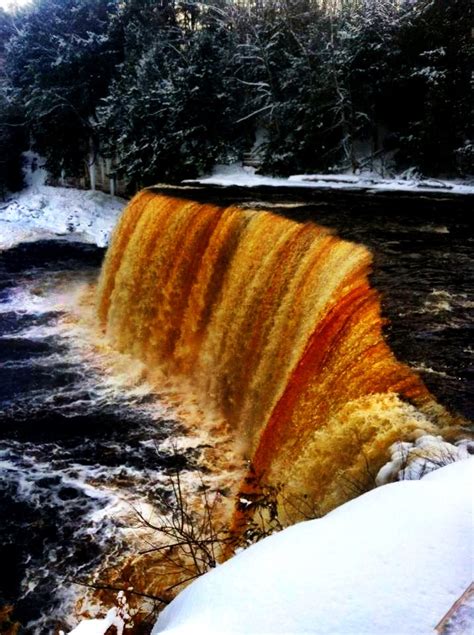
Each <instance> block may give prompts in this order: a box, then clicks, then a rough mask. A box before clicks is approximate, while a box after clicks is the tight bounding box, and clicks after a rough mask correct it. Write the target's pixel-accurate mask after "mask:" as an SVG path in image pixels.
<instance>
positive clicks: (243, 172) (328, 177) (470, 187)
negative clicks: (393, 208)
mask: <svg viewBox="0 0 474 635" xmlns="http://www.w3.org/2000/svg"><path fill="white" fill-rule="evenodd" d="M184 183H201V184H203V185H205V184H207V185H222V186H229V185H239V186H242V187H256V186H259V185H265V186H267V185H268V186H275V187H308V188H327V189H338V190H340V189H342V190H371V191H376V192H378V191H380V192H386V191H389V190H391V191H399V192H407V191H409V192H413V191H414V192H451V193H454V194H474V182H471V181H470V182H466V181H447V180H442V181H440V180H437V179H417V178H413V177H411V178H410V177H408V178H405V177H401V176H400V177H398V178H393V179H383V178H381V177H380V176H378V175H376V174H373V173H370V172H364V173H363V174H361V175H359V176H358V175H352V174H297V175H294V176H290V177H288V178H278V177H273V176H260V175H257V174H255V168H251V167H242V165H240V164H238V165H237V164H236V165H218V166H216V167H215V169H214V171H213V173H212V174H211V175H209V176H203V177H202V178H199V179H194V180H188V181H184Z"/></svg>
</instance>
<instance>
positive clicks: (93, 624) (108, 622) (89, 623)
mask: <svg viewBox="0 0 474 635" xmlns="http://www.w3.org/2000/svg"><path fill="white" fill-rule="evenodd" d="M111 626H115V632H116V633H117V635H122V633H123V627H124V622H123V620H122V618H121V617H119V615H118V614H117V609H115V608H112V609H110V610H109V611H108V613H107V615H106V616H105V617H104V618H98V619H93V620H82V621H81V622H79V624H78V625H77V626H76V628H74V629H73V630H72V631H70V632H69V635H105V633H107V631H108V630H109V628H110V627H111ZM60 635H64V633H63V632H62V631H61V633H60Z"/></svg>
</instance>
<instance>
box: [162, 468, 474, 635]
mask: <svg viewBox="0 0 474 635" xmlns="http://www.w3.org/2000/svg"><path fill="white" fill-rule="evenodd" d="M473 479H474V459H472V458H471V459H467V460H464V461H460V462H457V463H453V464H451V465H448V466H447V467H444V468H441V469H439V470H437V471H435V472H432V473H430V474H429V475H427V476H425V477H424V478H423V479H422V480H421V481H402V482H398V483H394V484H391V485H386V486H383V487H380V488H378V489H375V490H373V491H371V492H369V493H367V494H365V495H364V496H361V497H359V498H358V499H355V500H353V501H351V502H350V503H347V504H346V505H343V506H342V507H339V508H338V509H336V510H335V511H333V512H332V513H330V514H328V515H327V516H325V517H324V518H322V519H319V520H314V521H309V522H305V523H300V524H298V525H295V526H293V527H290V528H288V529H286V530H285V531H283V532H281V533H279V534H275V535H273V536H271V537H270V538H267V539H265V540H263V541H261V542H259V543H258V544H256V545H254V546H252V547H250V548H249V549H247V550H246V551H244V552H242V553H241V554H239V555H238V556H236V557H235V558H233V559H232V560H230V561H228V562H227V563H225V564H223V565H221V566H220V567H218V568H217V569H215V570H213V571H211V572H210V573H208V574H206V575H205V576H203V577H202V578H200V579H198V580H197V581H196V582H194V583H193V584H191V586H189V587H188V588H187V589H185V590H184V591H183V592H182V593H181V594H180V595H179V596H178V597H177V598H176V599H175V600H174V601H173V602H172V603H171V604H170V605H169V606H168V607H167V608H166V609H165V611H164V612H163V613H162V614H161V616H160V618H159V620H158V622H157V624H156V625H155V628H154V630H153V635H158V633H167V634H169V635H185V634H186V635H191V634H193V635H213V634H215V635H224V634H225V633H241V634H244V633H245V634H246V635H250V634H257V633H258V634H260V635H263V634H265V633H268V634H270V633H286V634H290V633H291V634H297V633H318V634H320V633H321V634H322V633H324V634H327V633H333V634H337V635H349V634H354V635H356V634H357V635H363V634H367V635H369V634H370V635H376V634H379V633H380V634H384V635H415V634H418V633H419V634H421V633H423V634H424V633H426V634H428V633H433V630H434V628H435V626H436V625H437V624H438V622H439V621H440V620H441V618H442V617H443V616H444V614H445V613H446V612H447V611H448V610H449V609H450V607H451V606H452V605H453V603H454V602H455V601H456V600H457V598H458V597H459V596H460V595H461V594H462V593H463V592H464V591H465V589H466V588H467V587H468V586H469V584H470V582H471V580H472V574H473V570H472V556H473V531H472V530H473V526H472V523H473V518H472V511H473V508H472V504H473V501H472V485H473V483H474V480H473ZM471 625H472V623H471Z"/></svg>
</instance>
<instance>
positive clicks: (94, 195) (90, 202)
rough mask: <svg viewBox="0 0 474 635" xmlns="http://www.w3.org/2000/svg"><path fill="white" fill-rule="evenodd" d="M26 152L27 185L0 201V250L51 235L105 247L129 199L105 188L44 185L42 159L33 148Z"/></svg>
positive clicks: (44, 176) (49, 237) (44, 173)
mask: <svg viewBox="0 0 474 635" xmlns="http://www.w3.org/2000/svg"><path fill="white" fill-rule="evenodd" d="M24 154H25V182H26V184H27V187H26V189H24V190H22V191H21V192H19V193H18V194H15V195H12V196H10V198H9V199H8V200H7V201H5V202H0V251H1V250H4V249H9V248H10V247H14V246H15V245H18V244H19V243H21V242H31V241H35V240H42V239H51V238H65V239H67V240H75V241H80V242H86V243H92V244H96V245H97V246H99V247H105V246H106V245H107V243H108V241H109V238H110V235H111V232H112V230H113V228H114V226H115V223H116V222H117V219H118V217H119V216H120V213H121V211H122V210H123V208H124V206H125V205H126V203H127V201H125V200H124V199H122V198H119V197H116V196H109V195H108V194H104V193H102V192H92V191H86V190H76V189H72V188H65V187H49V186H47V185H44V181H45V179H46V171H45V170H44V169H43V168H42V167H41V159H40V158H39V157H38V156H37V155H35V154H34V153H33V152H26V153H24ZM32 164H33V167H32ZM35 164H37V165H36V166H35ZM38 166H39V167H38Z"/></svg>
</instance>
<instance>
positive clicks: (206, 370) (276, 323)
mask: <svg viewBox="0 0 474 635" xmlns="http://www.w3.org/2000/svg"><path fill="white" fill-rule="evenodd" d="M371 263H372V256H371V254H370V252H369V251H368V250H367V249H366V248H365V247H364V246H362V245H358V244H355V243H351V242H348V241H345V240H342V239H340V238H339V237H337V236H336V235H334V234H333V233H332V232H331V231H330V230H329V229H326V228H324V227H320V226H318V225H316V224H313V223H305V224H300V223H297V222H295V221H292V220H289V219H287V218H284V217H281V216H278V215H275V214H273V213H270V212H265V211H255V210H246V209H245V210H244V209H240V208H238V207H228V208H220V207H218V206H216V205H210V204H202V203H197V202H193V201H188V200H181V199H175V198H171V197H167V196H164V195H161V194H156V193H153V192H151V191H144V192H141V193H140V194H138V195H137V196H136V197H135V198H134V199H133V201H132V202H131V203H130V204H129V206H128V207H127V209H126V211H125V212H124V214H123V216H122V218H121V220H120V222H119V225H118V227H117V229H116V231H115V235H114V238H113V240H112V243H111V246H110V248H109V250H108V253H107V256H106V259H105V263H104V266H103V270H102V275H101V279H100V282H99V290H98V315H99V318H100V321H101V325H102V327H103V329H104V330H105V333H106V336H107V338H108V340H109V341H110V343H111V344H112V345H113V346H114V347H115V348H117V349H118V350H120V351H121V352H125V353H128V354H130V355H132V356H134V357H137V358H139V359H140V360H142V361H143V362H145V364H146V365H148V366H149V367H159V368H161V369H162V370H163V371H164V372H166V373H167V374H168V375H170V376H174V377H184V378H186V379H187V380H188V381H189V382H190V384H191V385H192V386H193V389H194V390H195V391H196V394H197V395H198V397H199V400H200V403H201V404H202V405H203V407H209V408H210V409H211V408H212V409H214V410H215V411H218V412H220V413H222V415H223V416H224V417H225V420H226V422H227V423H228V426H229V427H230V429H231V430H232V431H233V433H234V435H235V439H236V447H237V446H238V448H239V451H241V452H243V453H244V455H245V456H246V457H247V458H248V459H249V460H250V461H251V463H252V466H253V470H254V472H253V473H254V474H256V475H258V478H262V479H264V480H265V482H269V483H272V484H274V485H275V486H277V485H278V487H279V488H283V490H284V491H285V492H286V494H287V495H290V494H291V493H292V492H298V493H300V494H304V495H305V496H309V497H310V498H311V499H312V500H314V501H317V503H318V505H319V506H320V508H321V510H323V511H326V510H327V509H330V508H332V507H334V506H335V505H337V504H339V503H340V502H342V501H343V500H344V499H347V498H350V497H351V492H350V488H349V489H345V488H344V486H343V485H342V484H343V483H344V482H345V483H346V484H347V483H354V482H357V483H360V484H361V486H363V485H364V483H365V481H368V479H369V476H370V474H371V473H372V472H374V473H376V471H377V470H378V469H379V468H380V467H381V466H382V465H383V463H384V462H385V461H386V460H387V458H388V447H389V446H390V445H391V444H392V443H393V442H394V441H396V440H398V439H400V438H407V437H409V436H410V435H412V436H413V435H414V436H416V435H418V434H421V433H426V432H430V433H433V431H435V430H436V429H437V426H438V425H440V424H441V423H443V421H444V420H445V419H444V417H445V415H446V413H445V412H444V410H443V409H442V408H441V407H440V406H437V404H436V403H435V402H434V400H433V398H432V397H431V395H430V394H429V392H428V391H427V389H426V388H425V386H424V384H423V383H422V381H421V380H420V379H419V378H418V376H417V375H415V374H414V373H413V372H412V371H411V370H410V369H409V368H408V367H407V366H405V365H403V364H401V363H400V362H398V361H397V360H396V358H395V357H394V355H393V353H392V352H391V350H390V348H389V347H388V345H387V344H386V342H385V340H384V338H383V335H382V327H383V324H384V320H383V318H382V316H381V309H380V300H379V296H378V294H377V292H376V291H375V290H374V289H372V288H371V287H370V284H369V279H368V276H369V273H370V267H371ZM352 495H354V493H352Z"/></svg>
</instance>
